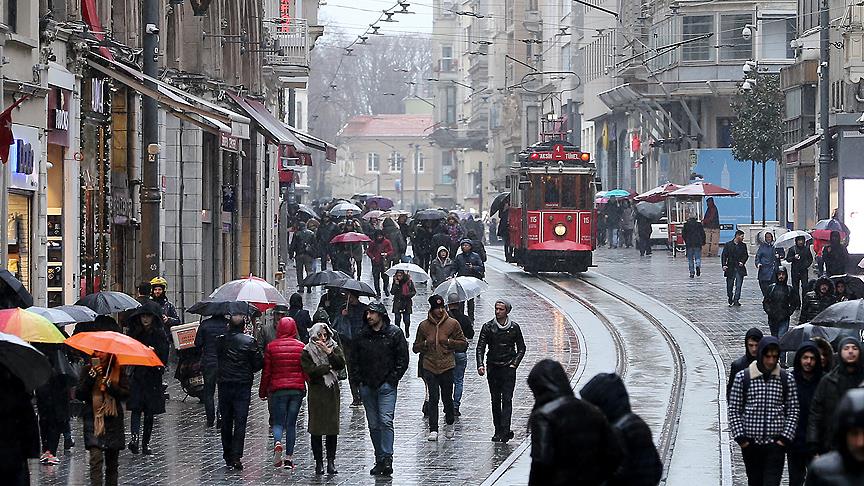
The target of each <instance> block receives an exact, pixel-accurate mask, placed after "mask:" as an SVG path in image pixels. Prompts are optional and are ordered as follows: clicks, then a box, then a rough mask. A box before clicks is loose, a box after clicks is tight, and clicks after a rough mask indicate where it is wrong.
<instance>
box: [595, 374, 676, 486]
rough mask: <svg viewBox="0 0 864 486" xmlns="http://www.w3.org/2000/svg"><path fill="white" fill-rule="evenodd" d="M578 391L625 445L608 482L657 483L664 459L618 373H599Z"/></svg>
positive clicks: (634, 485) (627, 484)
mask: <svg viewBox="0 0 864 486" xmlns="http://www.w3.org/2000/svg"><path fill="white" fill-rule="evenodd" d="M579 394H580V395H581V396H582V400H585V401H587V402H589V403H591V404H592V405H594V406H596V407H597V408H599V409H600V411H601V412H603V415H605V416H606V419H607V420H608V421H609V423H610V424H611V425H612V428H613V429H615V430H616V432H617V433H618V437H619V438H620V440H621V445H622V446H623V448H624V457H623V461H622V463H621V467H620V468H619V469H618V471H617V472H616V473H615V476H614V477H613V478H612V479H610V480H609V482H608V483H607V484H608V485H609V486H617V485H620V486H656V485H657V484H658V483H659V482H660V478H661V476H663V463H662V462H661V461H660V454H658V453H657V448H656V447H655V446H654V440H653V439H652V438H651V429H650V428H648V424H646V423H645V421H644V420H642V418H641V417H639V416H638V415H636V414H635V413H633V412H632V411H631V410H630V396H629V395H628V394H627V388H626V387H625V386H624V382H623V381H622V380H621V377H620V376H618V375H617V374H615V373H599V374H598V375H596V376H595V377H594V378H592V379H591V381H589V382H588V383H587V384H586V385H585V386H584V387H583V388H582V390H581V391H580V392H579Z"/></svg>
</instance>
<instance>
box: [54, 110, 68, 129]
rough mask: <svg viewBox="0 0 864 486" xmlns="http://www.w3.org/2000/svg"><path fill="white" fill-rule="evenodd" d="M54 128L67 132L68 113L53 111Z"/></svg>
mask: <svg viewBox="0 0 864 486" xmlns="http://www.w3.org/2000/svg"><path fill="white" fill-rule="evenodd" d="M54 128H55V129H57V130H69V112H68V111H66V110H54Z"/></svg>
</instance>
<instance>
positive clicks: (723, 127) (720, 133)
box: [717, 117, 735, 148]
mask: <svg viewBox="0 0 864 486" xmlns="http://www.w3.org/2000/svg"><path fill="white" fill-rule="evenodd" d="M733 123H735V119H734V118H728V117H722V118H717V147H718V148H728V147H731V146H732V124H733Z"/></svg>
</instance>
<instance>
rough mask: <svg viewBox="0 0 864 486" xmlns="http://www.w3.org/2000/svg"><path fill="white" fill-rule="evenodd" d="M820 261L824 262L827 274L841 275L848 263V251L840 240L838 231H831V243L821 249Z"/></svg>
mask: <svg viewBox="0 0 864 486" xmlns="http://www.w3.org/2000/svg"><path fill="white" fill-rule="evenodd" d="M822 261H823V262H825V273H826V274H827V275H843V274H844V273H846V265H847V264H848V263H849V251H848V250H846V247H845V246H843V243H841V242H840V232H839V231H832V232H831V243H830V244H829V245H828V246H826V247H825V248H823V249H822Z"/></svg>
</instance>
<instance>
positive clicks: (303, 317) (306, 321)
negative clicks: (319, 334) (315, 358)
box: [268, 294, 312, 344]
mask: <svg viewBox="0 0 864 486" xmlns="http://www.w3.org/2000/svg"><path fill="white" fill-rule="evenodd" d="M288 302H289V307H288V317H290V318H292V319H294V323H295V324H297V339H299V340H301V341H303V342H304V343H308V342H309V328H310V327H312V318H311V317H310V316H309V311H307V310H306V309H304V308H303V296H302V295H300V294H293V295H291V299H290V300H289V301H288ZM268 344H269V343H268Z"/></svg>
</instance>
